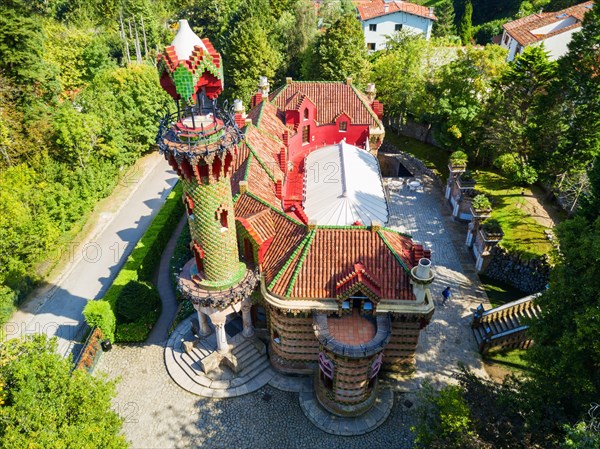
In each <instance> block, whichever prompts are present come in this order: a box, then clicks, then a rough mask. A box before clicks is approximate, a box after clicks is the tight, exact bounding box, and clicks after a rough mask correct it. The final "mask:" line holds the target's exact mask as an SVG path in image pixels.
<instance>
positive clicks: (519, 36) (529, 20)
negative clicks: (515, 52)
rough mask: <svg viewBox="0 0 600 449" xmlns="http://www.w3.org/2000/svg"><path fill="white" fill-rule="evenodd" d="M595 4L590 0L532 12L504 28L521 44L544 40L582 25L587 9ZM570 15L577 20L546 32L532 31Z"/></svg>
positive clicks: (505, 25) (506, 24)
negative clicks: (559, 8) (550, 9)
mask: <svg viewBox="0 0 600 449" xmlns="http://www.w3.org/2000/svg"><path fill="white" fill-rule="evenodd" d="M593 4H594V2H593V1H589V2H585V3H580V4H579V5H575V6H571V7H570V8H566V9H563V10H561V11H556V12H543V13H541V14H531V15H530V16H527V17H522V18H520V19H518V20H514V21H512V22H508V23H505V24H504V25H503V28H504V29H505V30H506V32H507V33H508V34H509V35H510V36H511V37H512V38H513V39H515V40H516V41H517V42H518V43H519V44H520V45H522V46H526V45H529V44H532V43H534V42H538V41H542V40H544V39H547V38H549V37H551V36H556V35H557V34H561V33H564V32H565V31H569V30H572V29H575V28H579V27H581V22H582V21H583V16H584V15H585V13H586V12H587V11H589V7H591V6H592V5H593ZM570 17H571V18H573V19H574V20H575V22H574V23H573V24H571V25H569V26H566V27H563V28H559V29H557V30H555V31H553V32H550V33H546V34H534V33H533V32H532V31H534V30H537V29H538V28H541V27H544V26H546V25H551V24H553V23H555V22H560V21H561V20H565V19H568V18H570Z"/></svg>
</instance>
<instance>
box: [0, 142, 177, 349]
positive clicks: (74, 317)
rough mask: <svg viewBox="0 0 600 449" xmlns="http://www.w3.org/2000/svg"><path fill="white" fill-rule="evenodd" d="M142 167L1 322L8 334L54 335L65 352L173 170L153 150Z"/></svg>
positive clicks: (142, 227)
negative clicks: (50, 280)
mask: <svg viewBox="0 0 600 449" xmlns="http://www.w3.org/2000/svg"><path fill="white" fill-rule="evenodd" d="M145 166H146V167H147V168H146V170H145V173H143V174H140V175H139V179H132V180H130V183H131V187H130V188H131V191H130V193H129V196H128V198H127V199H126V200H125V202H124V203H123V205H122V206H121V207H120V208H119V209H118V210H117V211H116V212H114V213H103V214H101V217H100V221H101V223H100V224H99V227H98V228H97V229H96V232H94V233H93V235H92V236H91V237H90V238H89V239H88V240H87V241H86V242H84V243H83V244H82V245H80V246H79V247H78V248H77V249H76V250H74V251H73V254H72V255H71V256H70V257H71V262H70V263H69V264H68V266H67V267H66V268H65V271H64V272H63V274H62V276H61V277H60V278H59V280H58V281H57V282H56V285H54V286H53V287H52V289H51V290H50V291H49V293H47V294H46V296H45V297H43V298H35V299H34V300H33V301H32V302H33V304H35V306H34V307H30V308H33V309H34V310H31V311H18V312H17V313H15V315H14V316H13V317H12V319H11V321H10V322H8V323H7V324H6V326H5V335H6V337H7V338H13V337H18V336H21V335H26V334H32V333H45V334H47V335H49V336H53V335H55V336H57V337H58V343H59V351H60V353H62V354H65V355H66V354H67V353H68V352H69V351H70V349H71V347H72V343H71V342H72V341H77V340H78V339H79V338H81V336H82V334H83V333H84V331H85V326H84V325H83V315H82V313H81V312H82V310H83V307H84V306H85V304H86V302H87V301H88V300H90V299H98V298H101V297H102V296H103V295H104V293H105V292H106V290H107V289H108V287H109V286H110V284H111V283H112V281H113V280H114V278H115V276H116V274H117V273H118V272H119V269H120V267H121V266H122V265H123V263H124V262H125V260H126V258H127V256H128V255H129V254H130V253H131V251H132V250H133V248H134V247H135V245H136V243H137V242H138V240H139V239H140V237H141V236H142V234H143V233H144V231H145V230H146V228H147V227H148V225H149V224H150V223H151V221H152V218H153V217H154V215H155V214H156V212H157V211H158V210H159V209H160V207H161V206H162V204H163V203H164V201H165V199H166V197H167V195H168V194H169V192H170V190H171V188H172V187H173V186H174V185H175V182H176V181H177V176H176V175H175V173H174V172H172V171H171V170H169V169H168V168H169V166H168V165H167V164H166V162H165V161H164V159H163V158H162V157H161V156H159V155H158V154H155V155H152V156H150V162H149V163H148V164H146V165H145Z"/></svg>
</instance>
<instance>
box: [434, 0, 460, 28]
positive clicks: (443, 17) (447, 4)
mask: <svg viewBox="0 0 600 449" xmlns="http://www.w3.org/2000/svg"><path fill="white" fill-rule="evenodd" d="M435 16H436V17H437V20H436V21H435V22H433V35H434V36H435V37H448V36H454V35H455V34H456V27H455V26H454V20H455V16H454V5H453V4H452V1H451V0H442V1H441V2H439V3H438V4H437V6H436V8H435Z"/></svg>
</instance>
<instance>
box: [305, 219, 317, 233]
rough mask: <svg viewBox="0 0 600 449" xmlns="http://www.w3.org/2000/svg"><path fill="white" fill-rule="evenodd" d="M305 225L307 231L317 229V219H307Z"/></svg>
mask: <svg viewBox="0 0 600 449" xmlns="http://www.w3.org/2000/svg"><path fill="white" fill-rule="evenodd" d="M306 227H307V229H308V230H309V231H314V230H315V229H317V220H314V219H311V220H308V225H307V226H306Z"/></svg>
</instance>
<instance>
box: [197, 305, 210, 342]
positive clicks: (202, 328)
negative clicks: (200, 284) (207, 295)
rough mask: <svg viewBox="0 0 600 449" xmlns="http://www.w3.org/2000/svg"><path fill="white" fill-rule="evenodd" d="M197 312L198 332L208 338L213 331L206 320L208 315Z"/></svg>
mask: <svg viewBox="0 0 600 449" xmlns="http://www.w3.org/2000/svg"><path fill="white" fill-rule="evenodd" d="M197 312H198V323H199V329H198V332H199V333H200V336H201V337H206V336H207V335H210V333H211V332H212V330H211V329H210V326H209V325H208V320H207V319H206V314H204V313H202V312H201V311H199V310H197Z"/></svg>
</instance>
